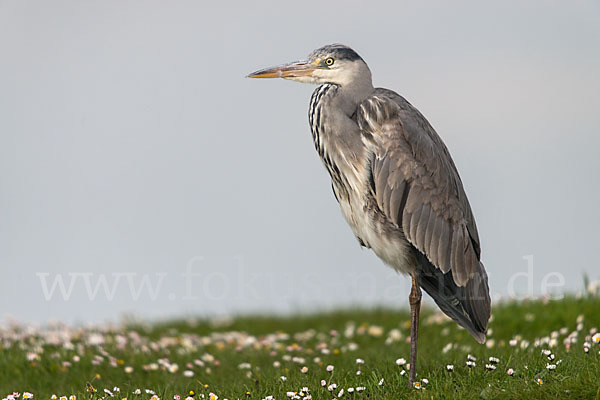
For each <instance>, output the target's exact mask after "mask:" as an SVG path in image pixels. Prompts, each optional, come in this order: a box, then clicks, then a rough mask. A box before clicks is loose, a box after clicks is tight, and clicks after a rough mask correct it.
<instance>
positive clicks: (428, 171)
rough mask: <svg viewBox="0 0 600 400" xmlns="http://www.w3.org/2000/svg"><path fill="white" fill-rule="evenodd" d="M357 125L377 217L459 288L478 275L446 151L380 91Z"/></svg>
mask: <svg viewBox="0 0 600 400" xmlns="http://www.w3.org/2000/svg"><path fill="white" fill-rule="evenodd" d="M357 122H358V124H359V127H360V128H361V130H362V131H363V132H364V133H365V135H364V141H365V143H366V144H367V147H368V148H369V150H370V151H371V152H372V153H373V155H374V157H375V159H376V160H377V161H376V162H375V163H373V170H372V171H371V173H372V174H373V178H374V179H373V181H374V183H375V200H376V202H377V204H378V206H379V208H380V210H381V212H382V213H383V214H384V215H385V216H386V217H387V218H388V219H389V220H390V221H391V222H393V223H394V224H396V225H397V226H398V227H400V228H402V230H403V232H404V235H405V236H406V239H407V240H408V241H409V242H410V243H411V244H412V245H413V246H415V247H416V248H417V249H418V250H419V251H420V252H421V253H423V254H424V255H425V256H426V257H427V259H428V260H430V261H431V262H432V263H433V265H434V266H435V267H437V268H439V269H440V270H441V271H442V272H444V273H446V272H448V271H452V272H453V277H454V280H455V282H456V284H457V285H458V286H464V285H465V284H466V283H467V281H468V280H469V279H471V278H472V277H473V274H474V273H476V271H478V270H479V268H478V264H479V259H480V258H479V257H480V254H479V248H480V245H479V236H478V233H477V227H476V225H475V219H474V218H473V214H472V212H471V207H470V205H469V203H468V200H467V196H466V194H465V192H464V188H463V185H462V182H461V180H460V177H459V175H458V172H457V170H456V167H455V165H454V162H453V161H452V158H451V157H450V154H449V152H448V149H447V148H446V146H445V145H444V143H443V142H442V140H441V139H440V137H439V136H438V135H437V133H436V132H435V130H434V129H433V128H432V127H431V125H429V123H428V122H427V120H426V119H425V118H424V117H423V116H422V115H421V113H419V111H417V110H416V109H415V108H414V107H412V105H410V103H408V102H407V101H406V100H405V99H404V98H402V97H401V96H399V95H397V94H396V93H394V92H391V91H388V90H385V89H377V90H376V93H375V95H374V96H372V97H370V98H368V99H367V100H365V101H363V102H362V103H361V105H360V106H359V112H358V114H357ZM403 204H404V205H403Z"/></svg>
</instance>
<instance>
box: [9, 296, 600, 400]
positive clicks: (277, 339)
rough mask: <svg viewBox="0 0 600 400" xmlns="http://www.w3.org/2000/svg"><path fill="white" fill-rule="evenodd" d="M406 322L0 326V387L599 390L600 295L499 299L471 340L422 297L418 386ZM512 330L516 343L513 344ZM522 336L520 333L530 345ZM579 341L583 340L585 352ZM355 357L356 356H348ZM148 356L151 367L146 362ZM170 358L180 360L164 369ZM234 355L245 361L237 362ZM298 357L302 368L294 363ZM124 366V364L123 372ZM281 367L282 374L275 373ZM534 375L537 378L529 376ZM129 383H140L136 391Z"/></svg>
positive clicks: (571, 393)
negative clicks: (484, 333) (411, 372)
mask: <svg viewBox="0 0 600 400" xmlns="http://www.w3.org/2000/svg"><path fill="white" fill-rule="evenodd" d="M578 317H579V318H580V322H581V324H580V326H579V330H578V329H577V328H578V327H577V325H578V322H577V319H578ZM408 327H409V324H408V313H407V312H406V311H404V310H391V309H375V310H341V311H336V312H327V313H320V314H311V315H296V316H291V317H269V316H252V317H250V316H244V317H239V318H235V319H233V320H231V321H220V322H219V323H216V322H215V321H206V320H193V321H171V322H163V323H156V324H127V325H123V326H116V327H99V328H98V329H94V330H92V329H77V328H70V327H56V328H45V329H42V330H37V331H25V330H23V327H18V326H13V327H11V326H3V327H1V328H0V398H2V397H5V396H6V395H7V394H9V393H12V392H13V391H18V392H25V391H28V392H31V393H33V394H34V396H35V397H34V399H48V398H50V396H51V395H52V394H56V395H57V396H61V395H66V396H69V395H76V396H77V399H78V400H82V399H90V398H94V399H98V398H101V397H105V396H106V394H105V393H104V389H105V388H107V389H110V390H112V389H113V387H115V386H117V387H119V388H120V393H115V397H117V398H118V399H121V398H123V397H126V398H127V399H129V400H132V399H144V400H146V399H150V397H151V394H147V393H146V392H145V389H151V390H153V391H155V392H156V394H157V395H158V396H159V397H160V398H161V399H163V400H167V399H168V400H170V399H173V396H174V395H175V394H179V395H181V398H182V399H184V398H185V397H186V395H187V394H188V392H189V390H194V391H195V393H196V394H195V398H196V399H199V398H202V396H203V395H204V396H205V397H204V398H208V394H209V393H210V392H213V393H215V394H217V395H218V396H219V399H225V398H227V399H230V400H231V399H238V398H240V399H247V398H249V399H262V398H264V397H266V396H268V395H272V396H273V398H275V399H286V398H288V397H287V395H286V393H287V392H290V391H293V392H298V391H300V390H301V388H302V387H308V388H309V389H310V393H311V394H312V398H313V399H332V398H336V397H337V394H338V393H339V391H340V389H341V388H344V389H345V390H344V391H345V393H344V394H343V396H342V398H344V399H399V398H424V399H431V398H433V399H457V398H459V399H481V398H483V399H509V398H510V399H515V398H523V399H548V398H556V399H559V398H560V399H564V398H575V399H598V398H600V354H599V350H600V344H596V343H594V341H593V340H592V336H593V333H595V331H594V329H595V328H596V327H599V328H600V299H599V298H598V297H583V298H574V297H567V298H565V299H562V300H550V301H541V300H536V301H525V302H506V303H502V304H496V305H494V308H493V319H492V321H491V323H490V331H491V334H490V335H488V343H487V345H479V344H478V343H476V342H475V341H474V340H473V339H472V338H471V337H470V336H469V335H468V333H466V331H464V330H462V329H459V328H458V327H457V325H456V324H455V323H454V322H451V321H448V320H445V319H443V318H440V316H439V314H436V313H435V312H434V310H431V309H424V310H423V312H422V317H421V325H420V337H419V359H418V360H419V363H418V373H419V374H418V378H420V379H423V378H426V379H427V380H428V381H429V382H428V383H427V384H424V385H423V389H421V390H416V389H414V388H409V387H408V380H407V374H404V375H403V374H402V371H403V369H404V367H402V366H398V365H397V364H396V359H398V358H400V357H403V358H405V359H407V360H408V358H409V344H408V343H407V342H406V337H407V335H408V334H409V330H408ZM561 330H562V331H561ZM572 332H575V334H573V335H574V337H575V338H576V342H573V343H572V344H571V345H570V348H567V346H566V345H565V340H566V338H567V336H568V335H569V334H571V333H572ZM379 333H381V335H378V334H379ZM398 333H399V334H400V336H401V339H400V340H392V339H390V338H393V337H395V338H396V339H397V337H398ZM394 334H395V335H396V336H394ZM515 337H516V338H517V345H516V346H511V344H510V341H511V339H514V338H515ZM102 341H103V343H102ZM524 341H527V342H529V345H528V346H527V347H525V346H524V344H523V343H524ZM586 341H587V342H589V343H590V344H589V352H587V353H586V352H585V351H584V343H585V342H586ZM65 342H66V343H67V344H66V345H65ZM386 342H387V343H386ZM98 343H100V344H98ZM513 344H514V343H513ZM324 349H325V351H324ZM542 349H550V350H551V351H552V353H553V354H554V355H555V357H556V358H555V360H554V361H549V359H548V358H547V357H546V356H545V355H544V354H542V352H541V351H542ZM28 353H30V354H29V358H30V359H29V360H28ZM31 353H34V354H31ZM327 353H328V354H327ZM469 353H470V354H472V355H473V356H475V357H476V358H477V361H476V364H477V365H476V366H475V367H473V368H468V367H467V366H466V364H465V362H466V361H467V354H469ZM75 355H78V356H79V357H80V360H79V361H78V362H74V361H73V357H74V356H75ZM491 356H493V357H497V358H498V359H499V360H500V361H499V362H498V363H497V364H496V367H497V368H496V370H492V371H488V370H487V369H486V368H485V364H488V363H489V361H488V359H489V357H491ZM290 357H291V358H292V359H290ZM293 357H300V358H303V359H304V360H301V359H300V360H298V359H293ZM316 357H318V358H317V359H315V358H316ZM213 358H214V359H213ZM357 358H361V359H363V360H364V361H365V362H364V364H357V363H356V359H357ZM94 359H96V360H97V361H96V363H97V365H95V364H93V362H92V361H93V360H94ZM159 360H163V361H159ZM195 360H200V361H202V360H204V361H202V362H198V361H196V363H195ZM558 360H562V361H561V362H560V363H558V364H557V366H556V369H554V370H548V369H547V368H546V365H547V363H551V364H556V363H557V361H558ZM64 361H69V362H70V363H71V365H68V364H67V365H64V364H63V362H64ZM275 362H279V366H275V365H274V363H275ZM153 363H154V364H155V366H156V367H157V368H156V369H152V367H150V366H151V365H152V364H153ZM190 363H191V364H190ZM202 363H203V364H204V365H203V366H200V365H197V364H202ZM243 363H247V364H245V365H244V364H243ZM174 364H177V366H178V369H177V371H175V372H169V370H168V369H169V367H170V368H172V369H175V367H174V366H173V365H174ZM187 364H190V365H189V366H188V365H187ZM240 364H242V367H244V366H245V367H248V368H240ZM448 364H453V365H454V371H453V372H449V371H447V369H446V365H448ZM327 365H333V366H334V367H335V369H334V370H333V372H327V371H326V366H327ZM144 366H147V368H146V369H144ZM303 366H306V367H307V368H308V372H306V373H302V372H301V368H302V367H303ZM126 367H132V368H133V372H132V373H127V372H126ZM508 368H512V369H514V371H515V373H514V375H513V376H509V375H508V374H507V373H506V371H507V369H508ZM185 370H190V371H193V372H194V376H193V377H186V376H184V371H185ZM357 370H360V371H361V374H360V375H357V374H356V371H357ZM281 376H285V377H286V378H287V379H286V380H285V381H283V380H282V379H281ZM382 378H383V379H384V381H383V384H382V385H379V381H380V380H381V379H382ZM538 378H540V379H542V382H543V384H541V385H540V384H538V383H537V382H536V380H537V379H538ZM321 380H325V381H326V382H327V385H329V384H331V383H335V384H337V388H336V389H335V390H334V391H332V392H330V391H328V390H327V387H322V386H321V383H320V382H321ZM87 382H90V383H91V384H92V385H93V386H94V387H95V388H96V389H97V393H96V394H90V393H88V392H87V391H86V383H87ZM359 386H363V387H365V389H364V390H363V391H362V392H356V391H355V392H354V393H348V388H350V387H353V388H356V387H359ZM138 388H139V389H141V391H142V394H140V395H136V394H134V391H135V390H136V389H138Z"/></svg>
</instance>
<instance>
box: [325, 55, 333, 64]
mask: <svg viewBox="0 0 600 400" xmlns="http://www.w3.org/2000/svg"><path fill="white" fill-rule="evenodd" d="M325 64H326V65H328V66H332V65H333V58H331V57H330V58H328V59H327V60H325Z"/></svg>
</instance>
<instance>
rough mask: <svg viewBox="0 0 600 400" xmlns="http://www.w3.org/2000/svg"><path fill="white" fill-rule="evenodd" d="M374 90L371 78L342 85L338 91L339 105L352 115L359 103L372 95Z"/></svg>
mask: <svg viewBox="0 0 600 400" xmlns="http://www.w3.org/2000/svg"><path fill="white" fill-rule="evenodd" d="M374 90H375V89H374V88H373V84H372V83H371V79H369V80H363V81H359V82H352V83H351V84H348V85H343V86H340V87H339V88H338V90H337V93H336V100H337V103H338V104H337V106H338V107H339V109H340V110H341V111H343V112H344V113H345V114H346V115H348V116H349V117H350V116H352V115H353V114H354V112H355V111H356V108H357V107H358V105H359V104H360V103H361V102H362V101H363V100H365V99H366V98H367V97H369V96H371V95H372V94H373V91H374Z"/></svg>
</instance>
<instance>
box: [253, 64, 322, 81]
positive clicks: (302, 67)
mask: <svg viewBox="0 0 600 400" xmlns="http://www.w3.org/2000/svg"><path fill="white" fill-rule="evenodd" d="M316 69H317V66H316V65H315V64H312V63H308V62H306V61H297V62H293V63H289V64H284V65H278V66H276V67H270V68H265V69H261V70H259V71H256V72H253V73H251V74H250V75H248V76H247V78H298V77H301V76H312V73H313V72H314V71H315V70H316Z"/></svg>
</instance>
